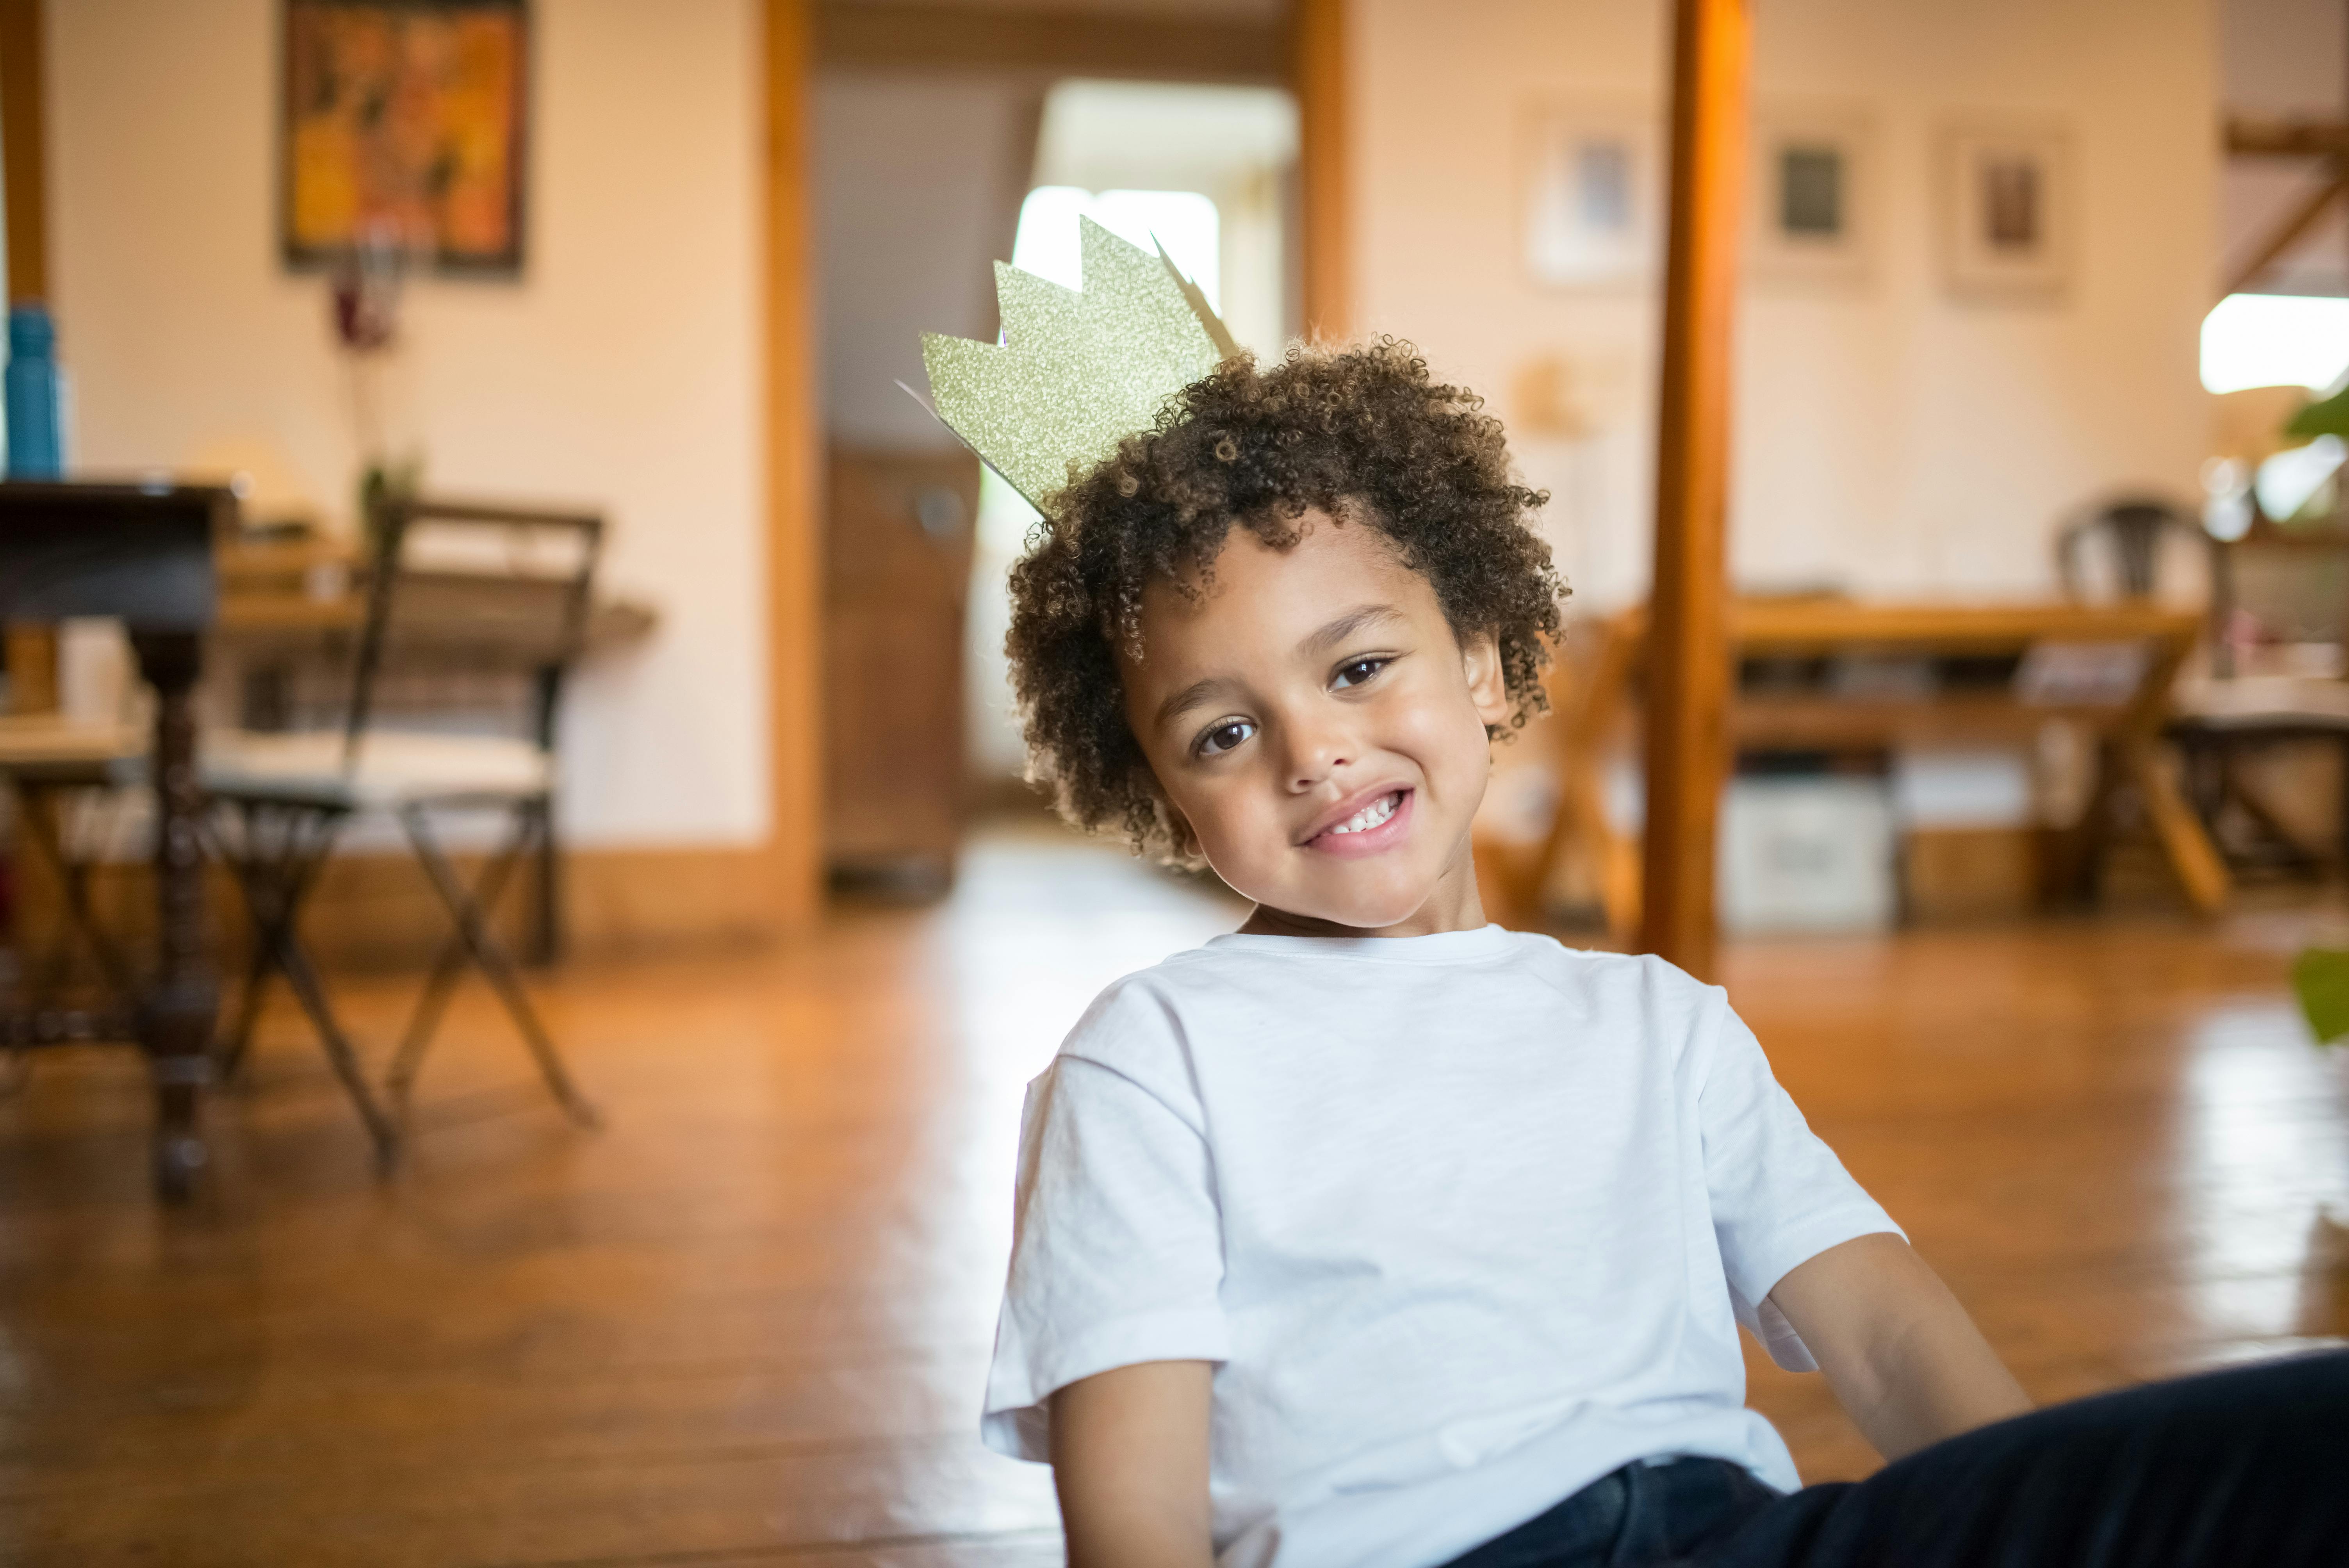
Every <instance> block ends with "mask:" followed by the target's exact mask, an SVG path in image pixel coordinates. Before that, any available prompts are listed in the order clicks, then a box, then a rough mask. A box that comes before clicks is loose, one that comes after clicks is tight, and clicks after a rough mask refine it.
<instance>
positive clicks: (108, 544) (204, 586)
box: [0, 481, 236, 1198]
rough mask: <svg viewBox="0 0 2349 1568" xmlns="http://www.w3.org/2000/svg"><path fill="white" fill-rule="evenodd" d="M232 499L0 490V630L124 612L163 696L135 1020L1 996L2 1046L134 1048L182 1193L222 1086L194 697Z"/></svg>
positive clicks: (177, 489)
mask: <svg viewBox="0 0 2349 1568" xmlns="http://www.w3.org/2000/svg"><path fill="white" fill-rule="evenodd" d="M235 504H236V502H235V499H234V498H233V496H232V495H231V494H230V493H229V492H228V491H227V490H214V489H210V488H205V487H198V486H185V485H164V484H156V485H144V484H77V483H32V482H21V481H12V482H5V483H0V619H21V620H26V621H57V620H61V619H63V618H65V617H67V616H68V615H118V616H120V617H121V618H122V620H123V621H124V622H125V623H126V624H128V626H129V629H130V642H131V647H132V648H133V650H134V651H135V652H136V653H137V655H138V658H139V668H140V674H141V675H143V676H145V677H146V678H147V680H148V682H149V683H150V685H152V686H154V688H155V697H156V702H155V728H154V734H153V738H152V754H151V764H150V777H151V778H152V779H154V780H155V784H156V789H155V799H156V823H155V898H156V914H157V920H156V938H155V951H154V954H153V960H152V969H151V972H150V973H149V974H147V975H143V976H141V977H140V978H139V980H138V981H137V984H136V990H137V1002H136V1004H135V1006H130V1007H128V1008H119V1007H115V1006H108V1007H105V1008H101V1009H96V1010H91V1011H80V1010H67V1009H43V1010H35V1009H33V1008H30V1007H27V1006H24V1005H23V1003H22V1001H21V999H20V998H17V997H15V996H8V995H0V1041H5V1043H6V1044H7V1045H8V1046H10V1047H15V1048H18V1049H22V1048H25V1047H35V1046H48V1045H59V1044H65V1043H68V1042H73V1041H78V1040H86V1039H120V1040H135V1041H136V1042H137V1043H138V1044H139V1045H140V1047H143V1048H144V1049H145V1051H146V1053H147V1059H148V1065H149V1068H150V1070H151V1072H152V1075H153V1078H154V1084H155V1099H156V1109H157V1117H156V1128H155V1145H154V1149H155V1181H156V1185H157V1187H158V1189H159V1190H160V1191H161V1192H162V1193H163V1194H164V1195H165V1196H166V1197H170V1198H181V1197H184V1196H186V1195H187V1193H188V1191H189V1189H190V1186H191V1183H192V1182H193V1181H194V1178H195V1175H196V1172H197V1171H199V1170H201V1169H202V1166H203V1164H204V1153H205V1151H204V1143H203V1133H202V1128H201V1126H200V1125H199V1121H198V1113H199V1111H200V1109H201V1106H200V1100H201V1099H202V1093H203V1088H204V1085H205V1083H206V1082H207V1081H208V1079H209V1078H210V1075H211V1067H212V1058H211V1055H210V1047H211V1044H212V1024H213V1016H214V1014H215V1013H216V1012H217V1011H218V1008H219V995H220V993H219V980H218V976H217V974H216V972H215V970H214V967H213V960H212V953H211V951H210V945H209V944H208V943H207V941H206V939H205V931H204V888H203V854H202V848H201V838H200V833H201V818H202V810H203V800H202V793H201V791H200V790H199V789H198V788H197V781H196V768H195V752H196V727H195V715H194V711H193V705H192V703H191V694H192V692H193V691H194V688H195V684H196V674H197V670H198V667H199V665H200V664H201V659H202V637H203V633H204V630H205V628H206V627H208V626H209V625H210V624H212V615H213V610H214V605H215V597H216V596H215V591H214V579H213V573H212V538H213V534H214V530H215V525H216V523H217V522H218V521H221V520H222V519H224V518H226V517H228V516H229V515H231V514H232V511H233V508H234V506H235Z"/></svg>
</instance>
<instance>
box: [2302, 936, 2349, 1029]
mask: <svg viewBox="0 0 2349 1568" xmlns="http://www.w3.org/2000/svg"><path fill="white" fill-rule="evenodd" d="M2292 991H2293V994H2294V995H2298V996H2299V998H2300V1010H2301V1011H2302V1013H2305V1014H2307V1015H2308V1026H2309V1027H2310V1028H2311V1029H2313V1030H2314V1031H2315V1032H2316V1037H2317V1039H2318V1040H2319V1041H2321V1042H2323V1043H2325V1044H2328V1045H2329V1044H2331V1043H2332V1042H2333V1041H2334V1040H2337V1039H2339V1038H2340V1037H2342V1036H2344V1035H2349V953H2336V952H2333V951H2332V950H2331V949H2328V948H2323V947H2312V948H2310V949H2309V950H2308V951H2307V952H2305V953H2303V954H2301V955H2300V956H2299V957H2298V958H2297V959H2295V960H2294V961H2293V963H2292Z"/></svg>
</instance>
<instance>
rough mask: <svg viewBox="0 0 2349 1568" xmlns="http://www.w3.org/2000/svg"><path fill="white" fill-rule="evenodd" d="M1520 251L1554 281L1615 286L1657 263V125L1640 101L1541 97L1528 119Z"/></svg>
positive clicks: (1538, 274) (1639, 280) (1535, 272)
mask: <svg viewBox="0 0 2349 1568" xmlns="http://www.w3.org/2000/svg"><path fill="white" fill-rule="evenodd" d="M1524 142H1525V155H1524V159H1523V192H1524V196H1523V200H1524V206H1523V220H1522V229H1523V255H1524V261H1525V266H1526V273H1527V274H1528V275H1529V276H1531V277H1532V279H1533V280H1534V281H1535V282H1536V283H1537V284H1542V285H1544V286H1547V287H1552V288H1619V287H1625V286H1633V285H1638V284H1645V283H1648V282H1650V281H1651V280H1653V279H1654V278H1656V277H1657V276H1659V275H1660V274H1661V271H1662V253H1663V238H1662V236H1663V193H1664V171H1663V168H1662V165H1661V155H1662V154H1661V150H1662V146H1663V137H1662V128H1661V126H1660V125H1659V124H1658V117H1657V113H1656V110H1655V109H1654V108H1651V107H1650V106H1647V105H1644V104H1637V103H1630V102H1620V103H1605V102H1591V103H1566V104H1547V105H1542V106H1540V107H1538V108H1535V109H1534V110H1532V111H1531V112H1530V113H1528V114H1527V116H1526V129H1525V135H1524Z"/></svg>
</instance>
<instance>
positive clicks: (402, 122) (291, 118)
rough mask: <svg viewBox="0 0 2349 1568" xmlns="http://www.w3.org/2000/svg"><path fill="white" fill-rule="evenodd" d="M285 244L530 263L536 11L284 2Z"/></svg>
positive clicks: (313, 256) (440, 259)
mask: <svg viewBox="0 0 2349 1568" xmlns="http://www.w3.org/2000/svg"><path fill="white" fill-rule="evenodd" d="M284 5H285V34H284V49H283V62H284V69H283V77H284V84H283V87H284V98H283V100H282V105H281V116H282V119H281V124H280V130H279V149H280V151H279V158H280V170H279V195H280V200H279V225H278V226H279V245H280V249H281V251H282V253H283V254H284V256H285V262H286V263H287V264H288V265H290V266H295V267H304V266H316V265H321V264H323V263H326V262H328V261H330V260H331V259H332V258H333V257H335V256H336V254H338V253H343V252H345V251H347V250H348V249H349V248H350V247H352V246H354V245H356V244H358V243H361V242H365V243H367V244H370V245H381V246H389V247H392V248H394V249H397V250H398V251H401V252H403V253H408V254H409V255H412V256H414V257H415V258H416V259H417V260H418V261H419V262H423V263H429V264H430V265H433V266H435V267H437V268H439V269H440V270H441V271H444V272H452V273H487V274H492V275H496V274H501V273H503V274H509V275H510V274H513V273H518V272H519V271H520V270H521V267H522V253H523V170H524V158H523V150H524V130H525V127H526V124H527V119H528V112H527V111H528V108H529V106H528V103H527V101H526V95H527V91H528V83H529V53H530V14H529V10H528V7H527V5H526V0H284Z"/></svg>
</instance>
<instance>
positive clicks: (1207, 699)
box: [1121, 511, 1508, 936]
mask: <svg viewBox="0 0 2349 1568" xmlns="http://www.w3.org/2000/svg"><path fill="white" fill-rule="evenodd" d="M1299 527H1300V529H1301V531H1302V533H1301V537H1300V538H1299V540H1298V542H1296V543H1295V544H1294V545H1293V546H1291V547H1290V548H1288V549H1287V550H1276V549H1273V548H1272V547H1270V546H1268V545H1267V544H1265V543H1264V542H1262V541H1261V540H1260V539H1258V538H1257V535H1256V534H1255V532H1254V531H1251V530H1249V529H1246V528H1235V529H1233V530H1232V531H1231V534H1230V536H1229V538H1228V540H1227V541H1226V543H1225V546H1224V549H1223V552H1222V554H1221V555H1219V556H1218V557H1217V558H1216V562H1215V567H1214V576H1213V580H1212V582H1211V583H1209V584H1208V585H1207V586H1206V591H1205V593H1203V594H1202V596H1200V597H1199V598H1197V599H1191V598H1188V597H1186V596H1185V594H1184V593H1182V592H1180V591H1179V590H1178V589H1177V588H1176V587H1174V585H1173V584H1170V583H1153V584H1152V585H1151V587H1150V588H1149V589H1148V590H1146V591H1145V593H1143V606H1142V632H1143V636H1142V643H1143V656H1142V657H1141V658H1140V659H1138V660H1136V659H1133V658H1132V657H1130V656H1126V657H1122V659H1121V670H1122V674H1123V681H1124V687H1125V705H1126V716H1127V720H1128V722H1129V723H1130V724H1131V725H1132V727H1133V733H1134V735H1135V736H1136V737H1137V738H1139V739H1140V741H1141V744H1142V748H1143V755H1144V756H1145V757H1147V758H1148V759H1149V762H1150V767H1151V771H1152V773H1153V774H1154V776H1155V778H1156V779H1157V781H1158V784H1159V786H1160V788H1161V789H1163V790H1164V793H1165V796H1166V799H1167V801H1168V803H1169V804H1171V805H1172V806H1173V807H1174V810H1175V812H1176V813H1177V814H1178V815H1179V816H1180V817H1181V819H1182V820H1183V821H1184V822H1185V823H1186V824H1187V825H1188V826H1189V829H1190V831H1191V833H1192V835H1193V836H1194V837H1195V839H1196V841H1197V843H1198V847H1199V850H1200V852H1201V853H1203V854H1204V855H1205V856H1206V859H1207V861H1208V863H1209V864H1210V865H1212V866H1214V867H1215V868H1216V872H1218V873H1219V874H1220V875H1221V876H1222V877H1223V879H1224V880H1225V881H1226V882H1229V883H1230V884H1231V885H1232V886H1233V887H1234V888H1235V889H1237V891H1238V892H1241V893H1243V894H1245V895H1247V897H1249V898H1252V899H1254V900H1256V901H1257V904H1258V905H1259V906H1260V907H1259V908H1258V910H1257V913H1256V914H1255V915H1254V916H1253V917H1252V918H1251V919H1250V920H1249V922H1248V923H1247V926H1246V927H1244V928H1243V929H1246V930H1249V931H1254V932H1259V933H1270V934H1381V935H1391V936H1412V935H1422V934H1428V933H1431V932H1437V931H1452V930H1460V929H1466V928H1473V927H1475V926H1479V925H1482V924H1483V923H1484V907H1483V905H1482V903H1480V902H1479V901H1478V899H1477V896H1476V881H1475V871H1474V869H1473V864H1472V861H1471V859H1470V854H1469V842H1468V831H1469V824H1470V822H1471V820H1473V819H1474V818H1475V813H1476V807H1477V805H1478V803H1479V802H1480V801H1481V800H1482V799H1484V792H1485V779H1486V776H1487V773H1488V771H1489V769H1490V764H1491V752H1490V745H1489V742H1488V741H1487V739H1486V730H1485V726H1486V725H1488V724H1496V723H1499V722H1501V721H1502V720H1503V719H1505V718H1506V717H1507V713H1508V698H1507V694H1506V690H1505V683H1504V681H1503V678H1502V674H1501V667H1500V656H1499V653H1498V650H1497V648H1496V646H1495V643H1494V640H1493V638H1492V636H1491V635H1490V634H1477V635H1473V636H1470V637H1468V638H1466V639H1460V638H1457V637H1455V636H1454V633H1453V630H1452V627H1451V624H1450V623H1449V622H1447V621H1446V620H1445V618H1444V610H1443V607H1442V605H1441V604H1439V603H1437V601H1436V597H1435V593H1434V590H1433V587H1432V586H1431V585H1430V584H1429V583H1428V581H1427V579H1426V578H1425V577H1423V575H1422V574H1421V573H1418V572H1415V571H1413V569H1412V568H1411V567H1409V566H1408V565H1406V564H1404V563H1403V562H1402V560H1401V559H1400V558H1399V557H1398V555H1397V553H1396V551H1395V549H1394V547H1393V546H1392V544H1391V543H1390V542H1388V541H1387V539H1386V537H1385V536H1384V535H1383V534H1381V532H1380V531H1378V530H1377V529H1376V528H1375V527H1373V526H1371V525H1369V524H1368V523H1364V522H1359V521H1357V522H1352V523H1347V522H1340V521H1337V520H1335V519H1332V518H1330V516H1328V515H1327V514H1325V513H1323V512H1319V511H1309V512H1307V513H1306V515H1305V517H1304V518H1303V519H1302V520H1300V523H1299Z"/></svg>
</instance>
